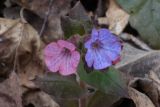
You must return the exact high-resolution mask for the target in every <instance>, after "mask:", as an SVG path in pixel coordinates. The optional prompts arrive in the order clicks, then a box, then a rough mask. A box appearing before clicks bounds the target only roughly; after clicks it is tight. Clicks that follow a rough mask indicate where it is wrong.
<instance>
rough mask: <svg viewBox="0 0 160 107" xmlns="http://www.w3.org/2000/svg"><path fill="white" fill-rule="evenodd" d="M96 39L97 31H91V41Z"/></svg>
mask: <svg viewBox="0 0 160 107" xmlns="http://www.w3.org/2000/svg"><path fill="white" fill-rule="evenodd" d="M97 38H98V31H97V30H96V29H92V34H91V39H92V40H96V39H97Z"/></svg>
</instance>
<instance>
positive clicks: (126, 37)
mask: <svg viewBox="0 0 160 107" xmlns="http://www.w3.org/2000/svg"><path fill="white" fill-rule="evenodd" d="M120 38H121V39H122V40H125V41H126V40H129V41H132V42H133V43H135V44H136V45H137V46H138V47H140V48H141V49H143V50H145V51H151V50H152V49H151V48H150V47H149V46H148V45H147V44H145V43H144V42H143V41H141V40H139V39H138V38H136V37H134V36H133V35H131V34H128V33H122V34H120Z"/></svg>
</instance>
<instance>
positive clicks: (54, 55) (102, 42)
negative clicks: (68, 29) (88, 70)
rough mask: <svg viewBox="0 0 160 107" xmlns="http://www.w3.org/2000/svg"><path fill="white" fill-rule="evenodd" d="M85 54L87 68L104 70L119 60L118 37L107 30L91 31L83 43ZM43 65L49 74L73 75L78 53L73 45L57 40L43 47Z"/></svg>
mask: <svg viewBox="0 0 160 107" xmlns="http://www.w3.org/2000/svg"><path fill="white" fill-rule="evenodd" d="M84 46H85V48H86V49H87V52H86V54H85V61H86V63H87V65H88V67H92V66H93V68H94V69H96V70H101V69H105V68H107V67H109V66H111V65H113V64H115V63H117V62H118V61H119V59H120V52H121V50H122V44H121V42H120V40H119V38H118V37H116V36H115V35H113V34H112V33H111V32H110V31H109V30H107V29H98V30H97V29H93V30H92V33H91V36H90V37H89V39H88V40H87V41H86V42H85V43H84ZM44 57H45V63H46V65H47V67H48V69H49V71H51V72H59V73H60V74H61V75H64V76H65V75H70V74H75V73H76V71H77V67H78V64H79V62H80V53H79V52H78V51H76V47H75V45H74V44H73V43H71V42H68V41H67V40H58V41H57V42H52V43H50V44H48V45H47V46H46V47H45V50H44Z"/></svg>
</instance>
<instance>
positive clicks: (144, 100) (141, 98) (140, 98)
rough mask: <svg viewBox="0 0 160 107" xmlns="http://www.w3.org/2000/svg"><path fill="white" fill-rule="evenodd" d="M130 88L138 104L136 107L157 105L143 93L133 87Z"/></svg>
mask: <svg viewBox="0 0 160 107" xmlns="http://www.w3.org/2000/svg"><path fill="white" fill-rule="evenodd" d="M128 90H129V91H128V93H129V95H130V97H131V98H132V99H133V101H134V103H135V104H136V107H155V106H154V104H153V103H152V101H151V100H150V99H149V98H148V97H147V96H146V95H144V94H143V93H140V92H139V91H137V90H135V89H134V88H131V87H129V88H128Z"/></svg>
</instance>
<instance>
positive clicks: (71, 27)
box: [61, 16, 85, 38]
mask: <svg viewBox="0 0 160 107" xmlns="http://www.w3.org/2000/svg"><path fill="white" fill-rule="evenodd" d="M61 25H62V30H63V32H64V35H65V37H66V38H69V37H71V36H73V35H75V34H79V35H83V34H85V29H84V26H83V25H82V23H81V22H80V21H77V20H73V19H71V18H69V17H68V16H65V17H62V18H61Z"/></svg>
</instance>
